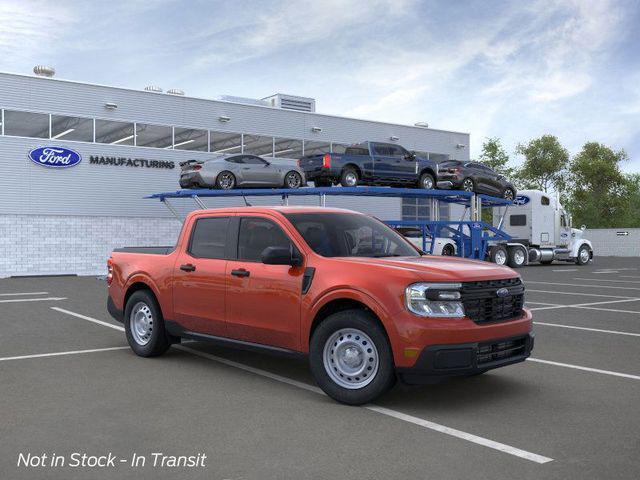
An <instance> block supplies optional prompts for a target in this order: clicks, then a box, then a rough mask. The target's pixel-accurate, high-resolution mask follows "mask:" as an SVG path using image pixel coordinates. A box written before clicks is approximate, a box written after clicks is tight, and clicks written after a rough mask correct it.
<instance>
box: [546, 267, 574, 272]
mask: <svg viewBox="0 0 640 480" xmlns="http://www.w3.org/2000/svg"><path fill="white" fill-rule="evenodd" d="M578 270H580V269H579V268H559V269H557V270H551V271H552V272H577V271H578Z"/></svg>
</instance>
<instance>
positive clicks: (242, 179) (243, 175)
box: [180, 154, 307, 190]
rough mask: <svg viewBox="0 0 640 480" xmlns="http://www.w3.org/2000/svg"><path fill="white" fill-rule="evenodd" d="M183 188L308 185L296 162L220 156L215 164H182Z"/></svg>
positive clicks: (207, 161)
mask: <svg viewBox="0 0 640 480" xmlns="http://www.w3.org/2000/svg"><path fill="white" fill-rule="evenodd" d="M180 168H181V172H180V187H181V188H219V189H222V190H230V189H233V188H236V187H258V188H259V187H265V188H267V187H276V188H300V187H302V186H305V185H306V184H307V181H306V179H305V176H304V171H303V170H302V169H301V168H300V167H298V165H297V164H296V163H294V160H286V159H281V158H278V159H273V158H269V159H267V158H263V157H259V156H257V155H249V154H235V155H219V156H217V157H215V158H212V159H211V160H189V161H187V162H182V163H181V164H180Z"/></svg>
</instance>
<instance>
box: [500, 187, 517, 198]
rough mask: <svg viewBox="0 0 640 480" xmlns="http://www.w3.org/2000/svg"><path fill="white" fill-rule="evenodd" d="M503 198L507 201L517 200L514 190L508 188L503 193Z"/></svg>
mask: <svg viewBox="0 0 640 480" xmlns="http://www.w3.org/2000/svg"><path fill="white" fill-rule="evenodd" d="M502 198H504V199H505V200H515V198H516V192H515V191H514V190H513V188H511V187H507V188H505V189H504V191H503V192H502Z"/></svg>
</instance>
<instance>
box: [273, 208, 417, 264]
mask: <svg viewBox="0 0 640 480" xmlns="http://www.w3.org/2000/svg"><path fill="white" fill-rule="evenodd" d="M285 216H286V217H287V219H288V220H289V221H290V222H291V223H292V224H293V226H294V227H295V229H296V230H297V231H298V232H299V233H300V235H302V238H304V240H305V241H306V242H307V244H308V245H309V247H311V248H312V249H313V251H314V252H316V253H317V254H319V255H322V256H323V257H419V256H420V253H419V252H418V250H417V249H416V248H414V247H413V246H412V245H411V244H410V243H409V242H408V241H407V240H405V239H404V238H403V237H402V236H401V235H400V234H399V233H396V232H395V231H393V230H392V229H390V228H389V227H387V226H386V225H385V224H384V223H382V222H380V221H378V220H375V219H373V218H371V217H368V216H366V215H359V214H356V213H291V214H287V215H285Z"/></svg>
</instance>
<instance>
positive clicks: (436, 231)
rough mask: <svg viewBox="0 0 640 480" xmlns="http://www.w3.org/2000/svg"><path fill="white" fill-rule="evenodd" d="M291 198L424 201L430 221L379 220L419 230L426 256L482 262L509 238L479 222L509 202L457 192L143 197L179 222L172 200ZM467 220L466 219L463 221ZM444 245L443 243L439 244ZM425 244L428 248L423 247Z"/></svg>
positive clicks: (324, 190)
mask: <svg viewBox="0 0 640 480" xmlns="http://www.w3.org/2000/svg"><path fill="white" fill-rule="evenodd" d="M291 196H296V197H298V196H317V197H318V200H319V204H320V205H321V206H325V205H326V197H327V196H369V197H396V198H425V199H429V201H430V204H431V212H432V214H433V215H432V217H433V218H432V219H431V220H428V221H417V220H416V221H414V220H388V219H382V220H383V221H384V222H385V223H386V224H388V225H389V226H391V227H394V228H398V227H413V228H416V229H419V230H420V232H421V236H422V242H421V243H422V250H424V251H427V252H428V253H430V254H441V253H442V252H440V251H435V249H436V247H437V246H438V245H443V244H446V245H454V246H455V249H454V253H455V254H456V255H457V256H460V257H464V258H472V259H477V260H485V259H486V258H487V253H488V248H489V244H490V242H507V241H509V240H510V237H509V236H508V235H506V234H505V233H504V232H502V231H501V230H500V229H499V228H497V227H495V226H493V225H489V224H487V223H485V222H483V221H482V220H481V214H480V212H481V210H482V208H483V207H485V208H492V207H506V206H509V205H511V204H512V202H511V200H505V199H502V198H496V197H491V196H488V195H479V194H474V193H472V192H464V191H459V190H423V189H416V188H389V187H320V188H299V189H296V190H291V189H284V188H280V189H272V188H261V189H236V190H209V189H192V190H191V189H190V190H178V191H176V192H165V193H156V194H153V195H149V196H148V197H146V198H151V199H158V200H160V201H161V202H163V203H164V204H165V205H166V206H167V208H168V209H169V210H170V211H171V212H172V213H173V215H174V216H175V217H176V218H177V219H178V220H180V221H182V217H181V216H180V214H179V213H178V210H177V209H176V208H175V206H174V205H173V203H172V202H173V200H175V199H187V200H189V199H190V200H193V201H194V202H195V203H196V205H197V207H198V208H199V209H205V208H207V207H206V206H205V204H204V203H203V202H202V198H211V197H214V198H232V197H236V198H240V197H241V198H243V199H244V201H245V203H246V204H248V201H247V197H276V198H277V197H280V200H281V203H282V204H283V205H288V202H289V197H291ZM439 202H446V203H451V204H458V205H462V206H463V207H464V212H465V213H464V214H463V215H462V217H461V219H460V220H458V221H452V220H440V219H439V217H438V212H439V211H440V209H439ZM467 217H468V220H466V219H465V218H467ZM443 242H444V243H443ZM427 245H429V246H428V247H427Z"/></svg>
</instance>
